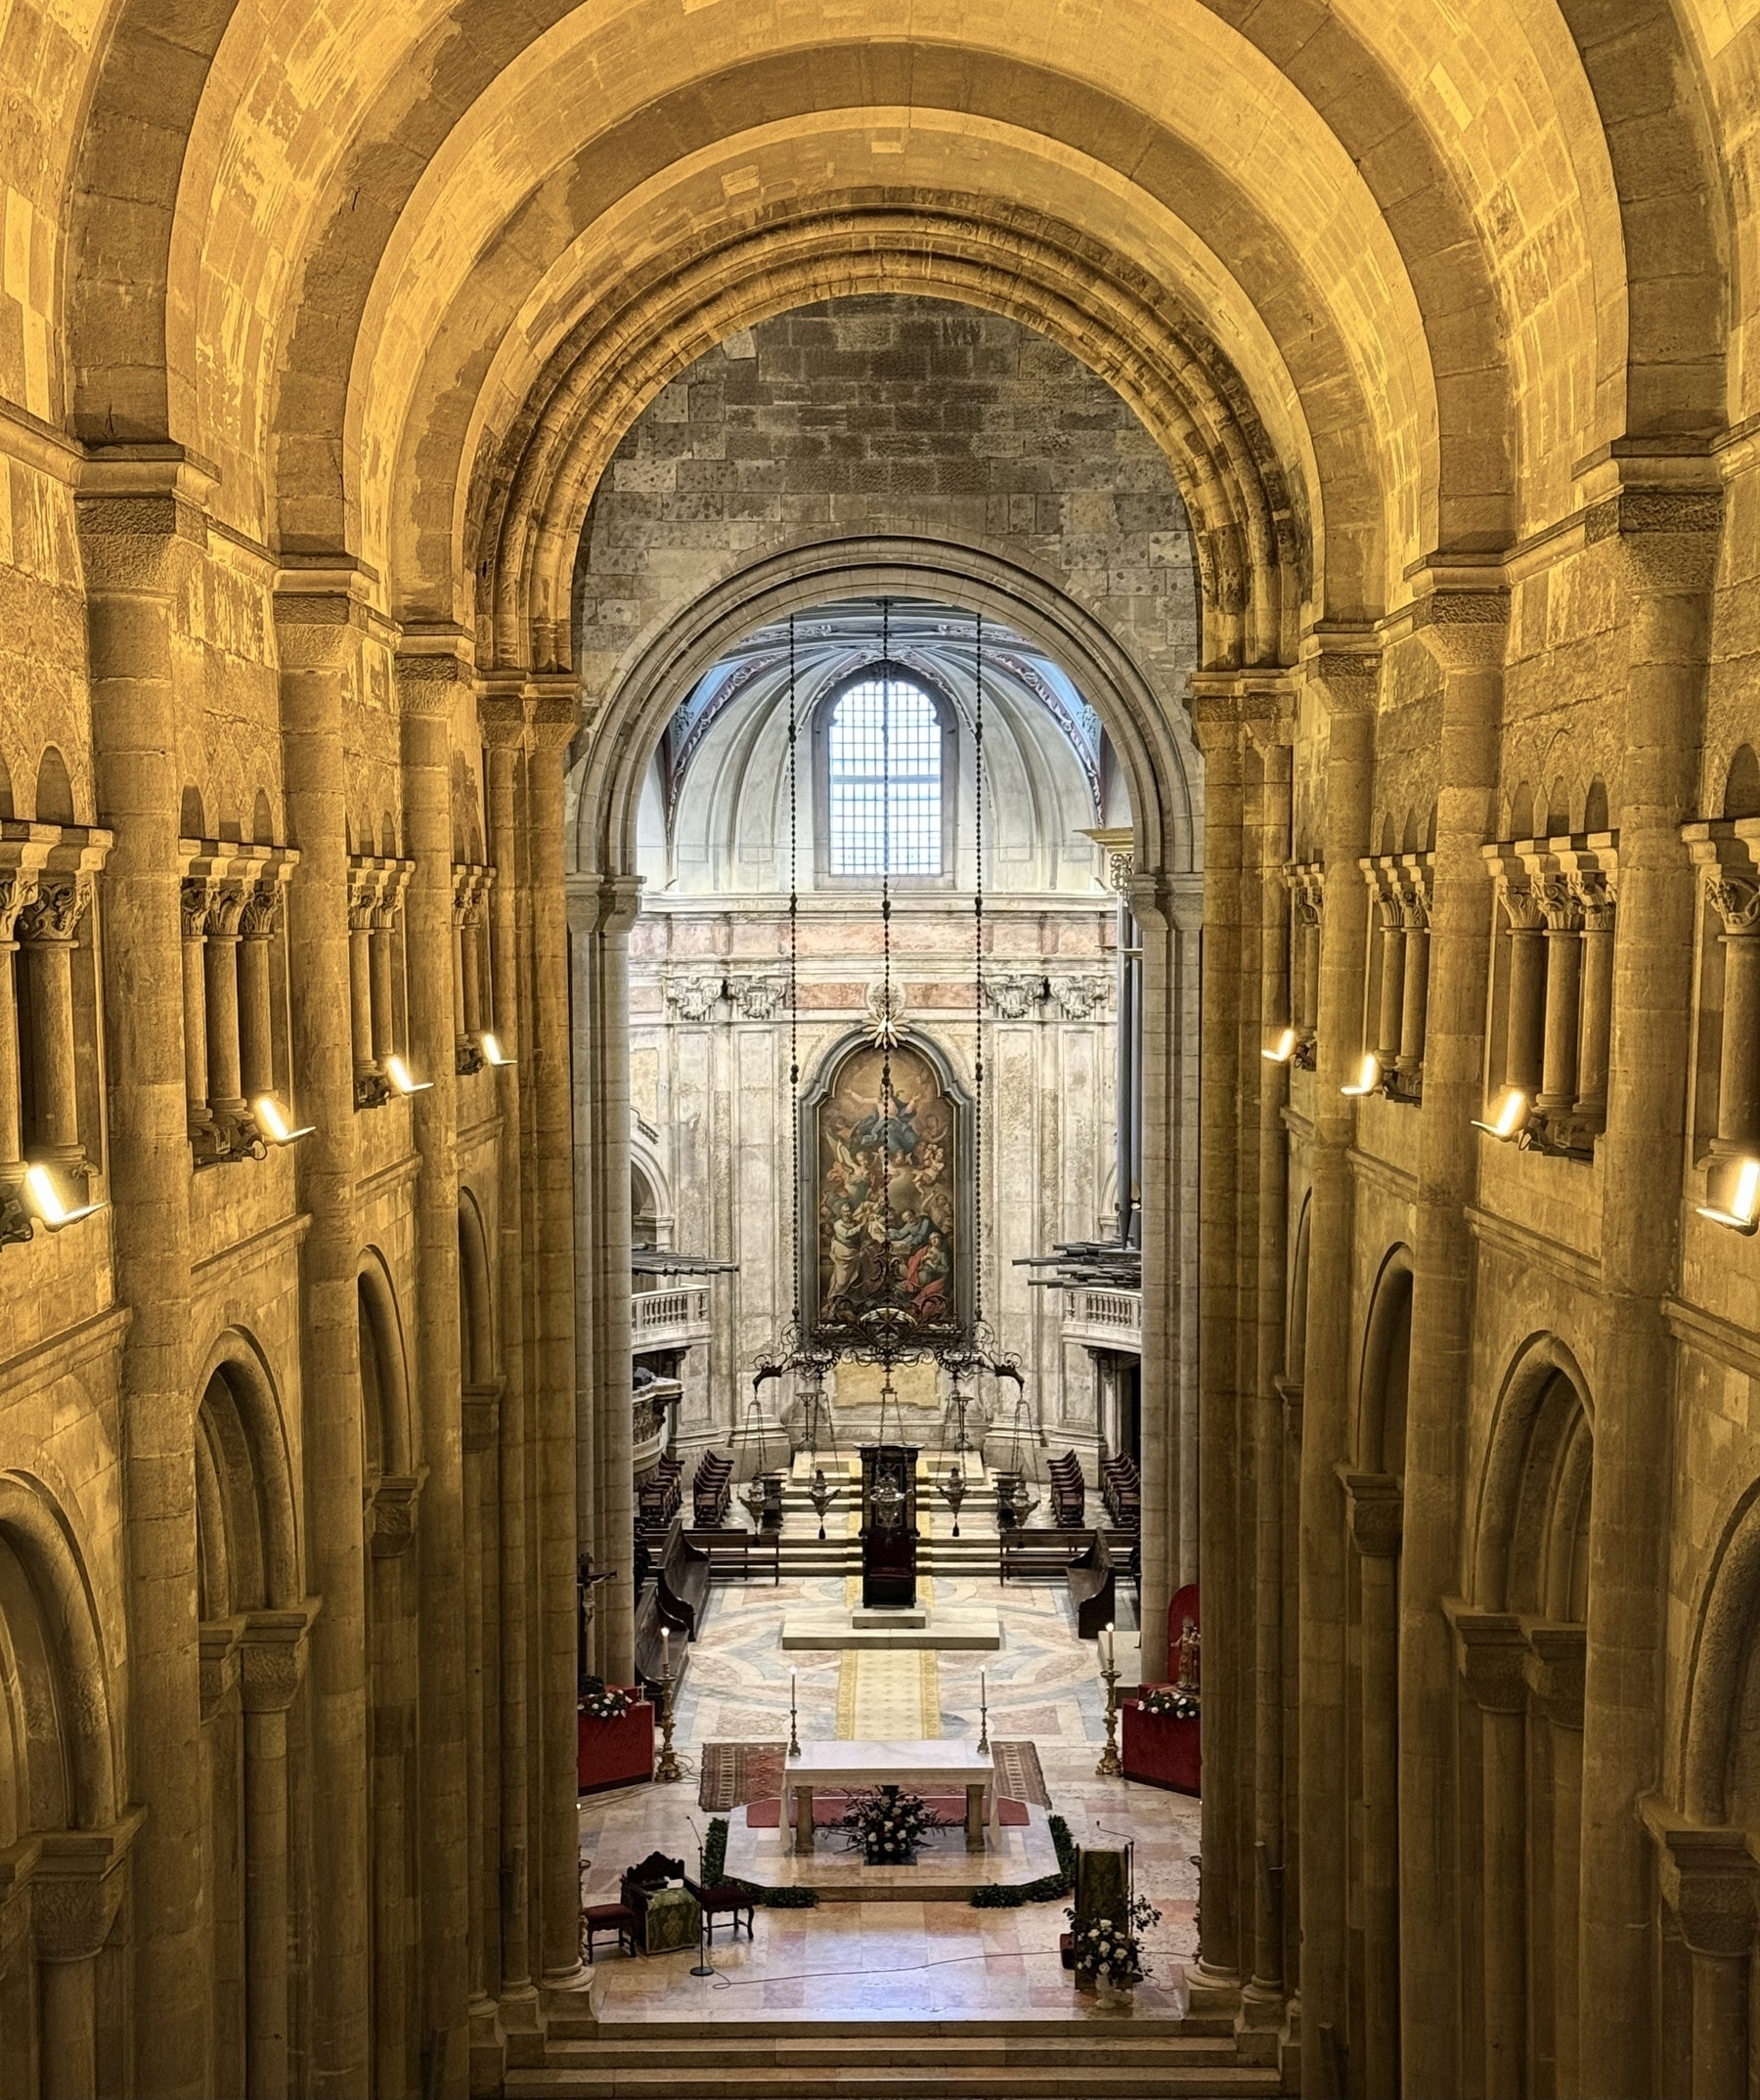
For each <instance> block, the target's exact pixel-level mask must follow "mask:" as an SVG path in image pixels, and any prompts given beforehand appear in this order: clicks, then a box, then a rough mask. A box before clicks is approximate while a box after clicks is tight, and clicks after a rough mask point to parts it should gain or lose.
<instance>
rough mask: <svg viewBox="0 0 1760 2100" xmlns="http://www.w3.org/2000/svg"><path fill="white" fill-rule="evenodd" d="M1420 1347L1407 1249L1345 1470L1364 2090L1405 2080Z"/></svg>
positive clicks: (1374, 1336) (1356, 1968) (1389, 1290)
mask: <svg viewBox="0 0 1760 2100" xmlns="http://www.w3.org/2000/svg"><path fill="white" fill-rule="evenodd" d="M1411 1350H1412V1266H1411V1255H1410V1252H1409V1250H1408V1249H1407V1248H1405V1247H1396V1248H1394V1249H1393V1250H1392V1252H1391V1253H1389V1254H1388V1255H1387V1256H1386V1260H1385V1261H1384V1262H1383V1265H1382V1270H1381V1275H1380V1277H1379V1278H1378V1279H1377V1283H1376V1289H1375V1294H1374V1297H1373V1298H1372V1299H1371V1301H1370V1308H1369V1320H1368V1325H1367V1328H1366V1329H1365V1332H1364V1337H1363V1353H1362V1370H1361V1375H1360V1378H1359V1380H1358V1387H1357V1433H1356V1448H1357V1457H1358V1469H1357V1470H1355V1471H1352V1472H1350V1473H1348V1474H1346V1475H1345V1477H1344V1492H1345V1500H1346V1521H1347V1524H1348V1528H1349V1536H1350V1544H1351V1546H1352V1548H1353V1549H1354V1551H1353V1553H1352V1556H1351V1562H1350V1571H1349V1572H1350V1580H1349V1584H1348V1591H1347V1595H1348V1597H1349V1601H1350V1607H1351V1611H1352V1616H1353V1617H1354V1619H1355V1621H1356V1627H1357V1641H1356V1651H1357V1652H1356V1662H1355V1667H1354V1670H1352V1671H1351V1672H1350V1674H1351V1675H1352V1676H1353V1677H1354V1678H1355V1680H1356V1685H1355V1690H1356V1696H1355V1698H1354V1699H1353V1700H1352V1701H1351V1704H1352V1706H1353V1708H1354V1718H1355V1728H1354V1729H1352V1730H1351V1731H1350V1732H1351V1733H1352V1734H1353V1735H1354V1738H1355V1740H1354V1743H1353V1745H1352V1748H1353V1751H1354V1755H1353V1758H1352V1763H1353V1765H1354V1766H1355V1777H1356V1785H1355V1788H1354V1792H1355V1795H1356V1801H1357V1814H1356V1816H1355V1817H1354V1818H1353V1820H1354V1823H1355V1828H1356V1833H1357V1834H1356V1842H1355V1847H1354V1850H1355V1852H1356V1855H1357V1858H1356V1871H1355V1873H1354V1875H1353V1876H1352V1885H1353V1888H1354V1889H1355V1890H1356V1891H1357V1892H1358V1896H1359V1901H1360V1905H1361V1914H1360V1920H1359V1931H1358V1933H1357V1934H1356V1935H1353V1944H1354V1946H1355V1947H1356V1948H1358V1949H1360V1951H1359V1953H1358V1954H1357V1958H1356V1959H1354V1960H1353V1962H1352V1964H1351V1972H1350V1989H1349V1999H1348V2002H1349V2007H1350V2026H1351V2034H1350V2055H1351V2059H1352V2060H1354V2061H1355V2062H1356V2063H1357V2064H1359V2065H1361V2067H1362V2091H1363V2092H1364V2093H1365V2094H1392V2093H1394V2092H1396V2091H1397V2090H1398V2086H1399V2060H1400V2059H1399V2035H1400V2010H1401V2008H1400V1963H1399V1919H1400V1885H1399V1884H1400V1873H1399V1707H1400V1543H1401V1540H1402V1538H1403V1536H1404V1525H1405V1441H1406V1402H1407V1378H1408V1373H1409V1370H1410V1365H1411Z"/></svg>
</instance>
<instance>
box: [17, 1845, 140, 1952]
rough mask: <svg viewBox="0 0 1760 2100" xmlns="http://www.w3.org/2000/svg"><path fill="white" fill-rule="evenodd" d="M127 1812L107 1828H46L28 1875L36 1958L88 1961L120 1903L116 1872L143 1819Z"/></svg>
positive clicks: (120, 1887) (101, 1942) (106, 1935)
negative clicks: (30, 1872) (34, 1862)
mask: <svg viewBox="0 0 1760 2100" xmlns="http://www.w3.org/2000/svg"><path fill="white" fill-rule="evenodd" d="M146 1813H147V1812H146V1811H145V1810H144V1809H133V1810H130V1811H129V1812H128V1813H127V1814H126V1815H125V1816H122V1817H121V1818H120V1819H119V1820H118V1821H116V1822H114V1823H112V1824H111V1825H110V1828H109V1829H107V1830H46V1831H44V1832H42V1834H41V1836H40V1837H39V1839H38V1843H39V1845H40V1847H41V1850H40V1852H39V1853H38V1856H37V1860H36V1866H35V1870H34V1871H33V1873H32V1874H31V1877H30V1916H31V1924H32V1927H33V1929H34V1931H35V1935H36V1950H37V1959H38V1960H39V1961H89V1960H90V1959H91V1958H92V1956H93V1955H94V1954H96V1953H97V1951H98V1949H99V1948H100V1947H102V1946H103V1945H104V1943H105V1941H106V1939H108V1938H109V1936H110V1924H111V1921H112V1920H113V1919H114V1917H115V1915H116V1906H117V1904H118V1903H121V1901H122V1890H123V1887H124V1881H123V1876H122V1875H121V1874H120V1873H118V1872H117V1868H118V1867H120V1865H121V1864H122V1861H123V1859H124V1858H125V1857H126V1855H127V1852H128V1848H129V1846H130V1845H131V1844H132V1843H133V1842H134V1835H135V1832H136V1831H137V1830H138V1829H139V1828H140V1827H141V1824H142V1822H143V1821H144V1820H145V1819H146Z"/></svg>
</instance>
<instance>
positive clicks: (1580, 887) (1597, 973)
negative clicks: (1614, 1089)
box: [1572, 873, 1614, 1131]
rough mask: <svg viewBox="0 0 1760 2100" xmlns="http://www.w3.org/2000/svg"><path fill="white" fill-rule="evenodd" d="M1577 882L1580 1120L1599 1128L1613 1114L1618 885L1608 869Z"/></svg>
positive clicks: (1581, 1122)
mask: <svg viewBox="0 0 1760 2100" xmlns="http://www.w3.org/2000/svg"><path fill="white" fill-rule="evenodd" d="M1572 887H1573V888H1574V889H1575V891H1576V895H1577V898H1578V901H1579V902H1580V903H1581V905H1582V911H1583V934H1582V941H1583V972H1582V1028H1581V1034H1580V1038H1579V1041H1580V1049H1579V1053H1578V1058H1577V1098H1576V1108H1575V1116H1576V1120H1577V1121H1578V1122H1579V1123H1580V1124H1582V1125H1583V1126H1584V1127H1586V1128H1587V1129H1589V1130H1592V1131H1593V1130H1599V1129H1601V1127H1602V1126H1603V1124H1604V1123H1605V1122H1606V1118H1607V1044H1608V1038H1609V1035H1610V1033H1611V1030H1612V1022H1613V915H1614V892H1613V885H1612V883H1611V882H1610V881H1609V880H1608V879H1607V877H1606V875H1605V874H1593V875H1592V874H1588V873H1581V874H1578V875H1577V876H1576V877H1575V878H1574V880H1573V884H1572Z"/></svg>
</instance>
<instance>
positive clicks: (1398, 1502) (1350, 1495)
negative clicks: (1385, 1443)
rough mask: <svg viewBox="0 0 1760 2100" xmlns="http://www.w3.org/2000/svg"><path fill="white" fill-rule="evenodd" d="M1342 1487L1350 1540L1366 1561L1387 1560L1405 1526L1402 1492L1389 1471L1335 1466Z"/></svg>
mask: <svg viewBox="0 0 1760 2100" xmlns="http://www.w3.org/2000/svg"><path fill="white" fill-rule="evenodd" d="M1338 1473H1339V1484H1340V1485H1341V1486H1342V1488H1343V1490H1344V1509H1345V1519H1346V1522H1347V1523H1348V1525H1349V1527H1350V1543H1351V1545H1352V1546H1353V1547H1354V1548H1355V1550H1356V1551H1357V1553H1360V1554H1361V1555H1362V1556H1363V1558H1364V1559H1366V1560H1390V1559H1391V1558H1392V1557H1393V1555H1394V1554H1395V1553H1398V1551H1399V1542H1400V1537H1401V1535H1402V1532H1403V1530H1404V1526H1405V1495H1404V1492H1403V1490H1402V1489H1401V1487H1400V1484H1399V1482H1398V1481H1397V1480H1395V1479H1394V1477H1393V1475H1392V1474H1391V1473H1353V1472H1352V1471H1351V1470H1350V1469H1349V1467H1348V1466H1340V1467H1339V1468H1338Z"/></svg>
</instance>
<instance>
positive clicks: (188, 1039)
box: [179, 876, 225, 1159]
mask: <svg viewBox="0 0 1760 2100" xmlns="http://www.w3.org/2000/svg"><path fill="white" fill-rule="evenodd" d="M179 894H180V897H181V901H182V906H183V1049H184V1090H185V1093H186V1095H187V1097H188V1100H189V1110H190V1142H191V1144H192V1145H194V1147H195V1148H196V1157H197V1158H198V1159H208V1158H211V1157H212V1156H213V1155H214V1154H215V1153H216V1152H217V1151H220V1150H221V1149H223V1147H224V1142H225V1141H224V1140H223V1139H222V1138H221V1137H220V1135H219V1133H218V1132H217V1131H216V1130H215V1128H214V1112H213V1110H212V1109H210V1108H209V1107H208V1075H207V963H206V961H205V959H204V950H205V948H206V945H207V922H208V914H209V912H211V911H212V910H213V908H214V897H213V885H212V884H211V883H209V882H208V881H207V880H206V878H205V877H201V876H198V877H195V878H193V879H191V880H190V881H187V882H185V884H184V885H183V888H182V890H181V892H180V893H179Z"/></svg>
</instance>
